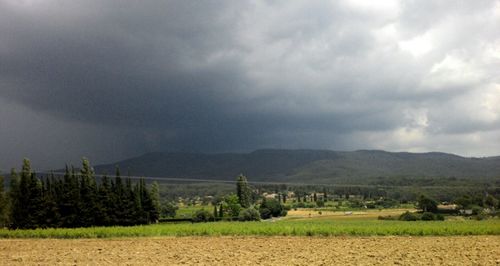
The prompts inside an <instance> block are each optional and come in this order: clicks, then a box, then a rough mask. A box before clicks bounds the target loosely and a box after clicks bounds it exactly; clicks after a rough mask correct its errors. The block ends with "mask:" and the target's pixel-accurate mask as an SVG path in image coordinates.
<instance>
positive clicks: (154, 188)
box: [150, 182, 161, 222]
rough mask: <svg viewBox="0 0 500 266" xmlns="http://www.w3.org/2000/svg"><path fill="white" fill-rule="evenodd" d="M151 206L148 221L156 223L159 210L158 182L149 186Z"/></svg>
mask: <svg viewBox="0 0 500 266" xmlns="http://www.w3.org/2000/svg"><path fill="white" fill-rule="evenodd" d="M151 205H152V206H151V207H152V208H151V211H150V221H151V222H158V219H159V218H160V210H161V203H160V186H159V185H158V182H153V184H152V185H151Z"/></svg>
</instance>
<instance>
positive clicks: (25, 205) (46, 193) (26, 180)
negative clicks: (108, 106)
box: [0, 158, 160, 229]
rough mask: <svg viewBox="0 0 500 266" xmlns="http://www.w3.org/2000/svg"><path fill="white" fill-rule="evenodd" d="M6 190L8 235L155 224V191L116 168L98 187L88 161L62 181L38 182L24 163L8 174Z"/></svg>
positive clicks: (0, 194)
mask: <svg viewBox="0 0 500 266" xmlns="http://www.w3.org/2000/svg"><path fill="white" fill-rule="evenodd" d="M10 180H11V181H10V190H9V192H4V191H3V180H0V181H2V182H1V184H0V223H3V226H7V227H9V228H12V229H17V228H19V229H31V228H47V227H53V228H57V227H90V226H111V225H138V224H148V223H154V222H157V221H158V218H159V211H160V199H159V186H158V184H157V183H153V184H152V185H151V189H148V187H147V185H146V182H145V180H144V179H140V180H139V181H138V182H135V183H134V184H133V183H132V180H131V179H130V178H122V177H121V175H120V171H119V169H118V168H117V169H116V173H115V176H114V178H108V177H107V176H103V177H102V178H100V180H99V182H98V180H96V177H95V176H94V172H93V169H92V168H91V166H90V163H89V161H88V160H87V159H85V158H84V159H83V160H82V167H81V169H79V170H78V171H77V170H76V169H75V168H74V167H68V166H66V169H65V173H64V175H63V176H62V178H61V177H56V176H55V175H54V174H50V175H49V176H44V177H41V178H39V177H37V175H36V173H34V172H32V169H31V164H30V161H29V160H28V159H24V161H23V166H22V169H21V172H20V173H19V174H18V173H17V172H16V171H15V169H13V170H12V171H11V176H10Z"/></svg>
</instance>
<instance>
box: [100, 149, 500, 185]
mask: <svg viewBox="0 0 500 266" xmlns="http://www.w3.org/2000/svg"><path fill="white" fill-rule="evenodd" d="M116 166H118V167H119V168H120V169H121V171H122V174H123V173H127V174H129V175H134V176H156V177H170V178H199V179H213V180H235V178H236V176H237V175H239V174H240V173H241V174H244V175H246V176H247V177H248V179H249V180H252V181H277V182H301V183H332V184H333V183H360V182H365V181H366V180H374V179H397V178H399V179H423V180H425V179H463V180H476V181H478V180H490V181H491V180H493V181H496V182H498V181H499V180H500V156H496V157H483V158H467V157H461V156H457V155H454V154H448V153H440V152H430V153H409V152H386V151H380V150H358V151H331V150H275V149H265V150H256V151H254V152H250V153H218V154H206V153H177V152H176V153H172V152H154V153H147V154H144V155H142V156H139V157H135V158H130V159H127V160H124V161H119V162H116V163H112V164H106V165H98V166H95V167H94V169H95V171H96V173H101V174H102V173H107V174H114V172H115V167H116Z"/></svg>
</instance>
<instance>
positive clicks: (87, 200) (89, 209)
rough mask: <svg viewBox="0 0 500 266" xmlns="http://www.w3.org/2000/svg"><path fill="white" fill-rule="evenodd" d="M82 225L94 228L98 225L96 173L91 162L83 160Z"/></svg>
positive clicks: (81, 186) (81, 180)
mask: <svg viewBox="0 0 500 266" xmlns="http://www.w3.org/2000/svg"><path fill="white" fill-rule="evenodd" d="M79 207H80V216H79V220H80V225H81V226H84V227H85V226H92V225H95V224H96V220H95V218H96V216H95V214H96V213H97V212H98V206H97V184H96V181H95V178H94V171H93V169H92V167H91V166H90V162H89V160H87V159H86V158H82V169H81V170H80V204H79Z"/></svg>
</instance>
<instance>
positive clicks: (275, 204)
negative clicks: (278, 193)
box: [259, 198, 287, 219]
mask: <svg viewBox="0 0 500 266" xmlns="http://www.w3.org/2000/svg"><path fill="white" fill-rule="evenodd" d="M259 212H260V214H261V217H262V219H267V218H270V216H272V217H279V216H286V213H287V212H286V210H285V208H284V207H283V205H281V203H280V202H279V201H277V200H276V199H266V198H264V199H263V200H262V203H261V204H260V206H259Z"/></svg>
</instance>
